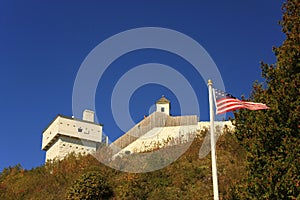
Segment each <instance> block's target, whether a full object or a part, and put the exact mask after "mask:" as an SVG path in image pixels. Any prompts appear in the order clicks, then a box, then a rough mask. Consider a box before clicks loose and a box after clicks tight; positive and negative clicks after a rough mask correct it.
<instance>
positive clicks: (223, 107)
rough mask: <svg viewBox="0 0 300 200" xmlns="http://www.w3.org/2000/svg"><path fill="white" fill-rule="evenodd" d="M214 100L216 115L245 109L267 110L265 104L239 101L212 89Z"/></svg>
mask: <svg viewBox="0 0 300 200" xmlns="http://www.w3.org/2000/svg"><path fill="white" fill-rule="evenodd" d="M213 91H214V98H215V103H216V108H217V111H216V114H217V115H218V114H223V113H226V112H229V111H233V110H237V109H241V108H246V109H249V110H263V109H269V107H268V106H267V105H266V104H263V103H254V102H249V101H241V100H239V99H237V98H235V97H234V96H232V95H230V94H228V93H226V92H223V91H222V90H218V89H213Z"/></svg>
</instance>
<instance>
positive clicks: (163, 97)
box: [156, 95, 170, 104]
mask: <svg viewBox="0 0 300 200" xmlns="http://www.w3.org/2000/svg"><path fill="white" fill-rule="evenodd" d="M166 103H168V104H170V101H169V100H168V99H167V98H166V97H165V96H164V95H163V96H162V97H161V98H160V99H159V100H157V101H156V104H166Z"/></svg>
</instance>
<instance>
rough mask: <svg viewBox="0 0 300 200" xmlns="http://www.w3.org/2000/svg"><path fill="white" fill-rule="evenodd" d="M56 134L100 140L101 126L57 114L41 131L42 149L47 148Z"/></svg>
mask: <svg viewBox="0 0 300 200" xmlns="http://www.w3.org/2000/svg"><path fill="white" fill-rule="evenodd" d="M58 135H66V136H70V137H74V138H79V139H82V140H91V141H94V142H101V141H102V126H101V125H98V124H94V123H88V122H84V121H79V120H75V119H68V118H64V117H61V116H58V117H57V118H56V119H55V120H54V121H53V122H52V124H51V125H50V126H49V127H48V128H47V129H46V130H45V131H44V132H43V142H42V149H43V150H47V148H48V147H49V146H50V145H51V143H52V142H53V141H54V140H55V137H58Z"/></svg>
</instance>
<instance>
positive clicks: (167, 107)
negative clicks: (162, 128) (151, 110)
mask: <svg viewBox="0 0 300 200" xmlns="http://www.w3.org/2000/svg"><path fill="white" fill-rule="evenodd" d="M161 108H164V109H165V110H164V113H166V114H167V115H170V105H169V104H156V111H157V112H161Z"/></svg>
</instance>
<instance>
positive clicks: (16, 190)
mask: <svg viewBox="0 0 300 200" xmlns="http://www.w3.org/2000/svg"><path fill="white" fill-rule="evenodd" d="M201 144H202V139H201V138H196V139H195V140H194V142H193V143H192V145H191V146H190V148H189V149H188V151H187V152H185V153H184V154H183V155H182V156H181V157H180V158H179V159H178V160H177V161H176V162H174V163H172V164H171V165H169V166H168V167H166V168H163V169H161V170H158V171H154V172H149V173H140V174H132V173H125V172H120V171H117V170H113V169H111V168H109V167H106V166H105V165H103V164H100V163H99V162H98V161H97V160H96V159H95V158H94V157H92V156H82V157H80V158H79V159H78V158H76V157H74V156H73V155H70V156H69V157H68V158H67V159H65V160H63V161H60V162H56V163H48V164H46V165H45V166H41V167H38V168H35V169H32V170H23V169H22V168H21V167H19V166H15V167H10V168H7V169H5V170H3V172H2V173H1V176H0V199H1V200H2V199H7V200H9V199H14V200H16V199H64V198H65V193H66V191H67V189H68V187H70V186H71V185H72V183H73V182H74V180H76V179H77V178H78V177H79V176H80V175H81V174H83V173H86V172H88V171H93V170H97V171H101V172H102V173H103V175H104V176H106V177H108V178H109V184H110V185H111V187H112V189H113V191H114V198H113V199H212V194H213V191H212V180H211V164H210V163H211V161H210V156H207V157H206V158H205V159H199V158H198V152H199V148H200V146H201ZM169 148H171V147H169ZM217 158H218V161H217V165H218V176H219V177H218V178H219V191H220V196H221V199H225V198H226V196H227V195H228V192H229V191H230V188H231V186H232V185H235V183H236V182H238V181H239V180H241V179H242V177H243V173H245V151H244V150H243V149H242V148H241V147H240V146H239V145H238V144H237V143H236V141H235V139H234V137H232V135H230V134H226V135H224V136H221V137H220V138H219V140H218V143H217ZM137 164H138V163H137Z"/></svg>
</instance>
